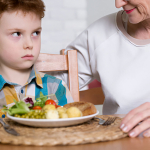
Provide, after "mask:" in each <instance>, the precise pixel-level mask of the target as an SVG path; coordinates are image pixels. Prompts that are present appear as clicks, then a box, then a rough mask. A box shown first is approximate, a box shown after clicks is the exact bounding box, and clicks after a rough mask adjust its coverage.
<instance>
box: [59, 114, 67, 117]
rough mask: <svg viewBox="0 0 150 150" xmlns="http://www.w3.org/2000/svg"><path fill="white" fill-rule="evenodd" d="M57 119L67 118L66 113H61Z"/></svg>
mask: <svg viewBox="0 0 150 150" xmlns="http://www.w3.org/2000/svg"><path fill="white" fill-rule="evenodd" d="M59 118H68V115H67V113H61V114H59Z"/></svg>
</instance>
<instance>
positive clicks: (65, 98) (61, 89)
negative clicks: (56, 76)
mask: <svg viewBox="0 0 150 150" xmlns="http://www.w3.org/2000/svg"><path fill="white" fill-rule="evenodd" d="M55 95H56V97H57V99H58V105H60V106H63V105H65V104H67V103H72V102H74V100H73V98H72V96H71V93H70V91H69V89H68V87H67V85H66V83H65V82H64V81H63V80H61V82H60V84H59V86H58V89H57V91H56V93H55Z"/></svg>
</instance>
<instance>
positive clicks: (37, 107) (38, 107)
mask: <svg viewBox="0 0 150 150" xmlns="http://www.w3.org/2000/svg"><path fill="white" fill-rule="evenodd" d="M32 109H33V110H42V107H40V106H34V107H33V108H32Z"/></svg>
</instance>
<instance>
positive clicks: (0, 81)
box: [0, 66, 43, 90]
mask: <svg viewBox="0 0 150 150" xmlns="http://www.w3.org/2000/svg"><path fill="white" fill-rule="evenodd" d="M35 78H36V79H35ZM33 79H35V82H36V84H37V85H38V86H40V87H41V88H43V82H42V78H41V76H40V73H39V72H38V71H37V70H36V68H35V67H34V66H33V67H32V70H31V73H30V76H29V79H28V81H27V83H26V85H27V84H29V83H31V81H32V80H33ZM5 84H9V85H17V84H16V83H12V82H9V81H7V80H5V79H4V78H3V76H2V75H0V90H2V88H3V86H4V85H5Z"/></svg>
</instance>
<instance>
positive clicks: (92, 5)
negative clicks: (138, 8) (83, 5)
mask: <svg viewBox="0 0 150 150" xmlns="http://www.w3.org/2000/svg"><path fill="white" fill-rule="evenodd" d="M119 10H120V9H118V8H116V7H115V0H87V16H88V17H87V25H90V24H91V23H92V22H94V21H95V20H97V19H99V18H101V17H103V16H105V15H108V14H111V13H114V12H117V11H119Z"/></svg>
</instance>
